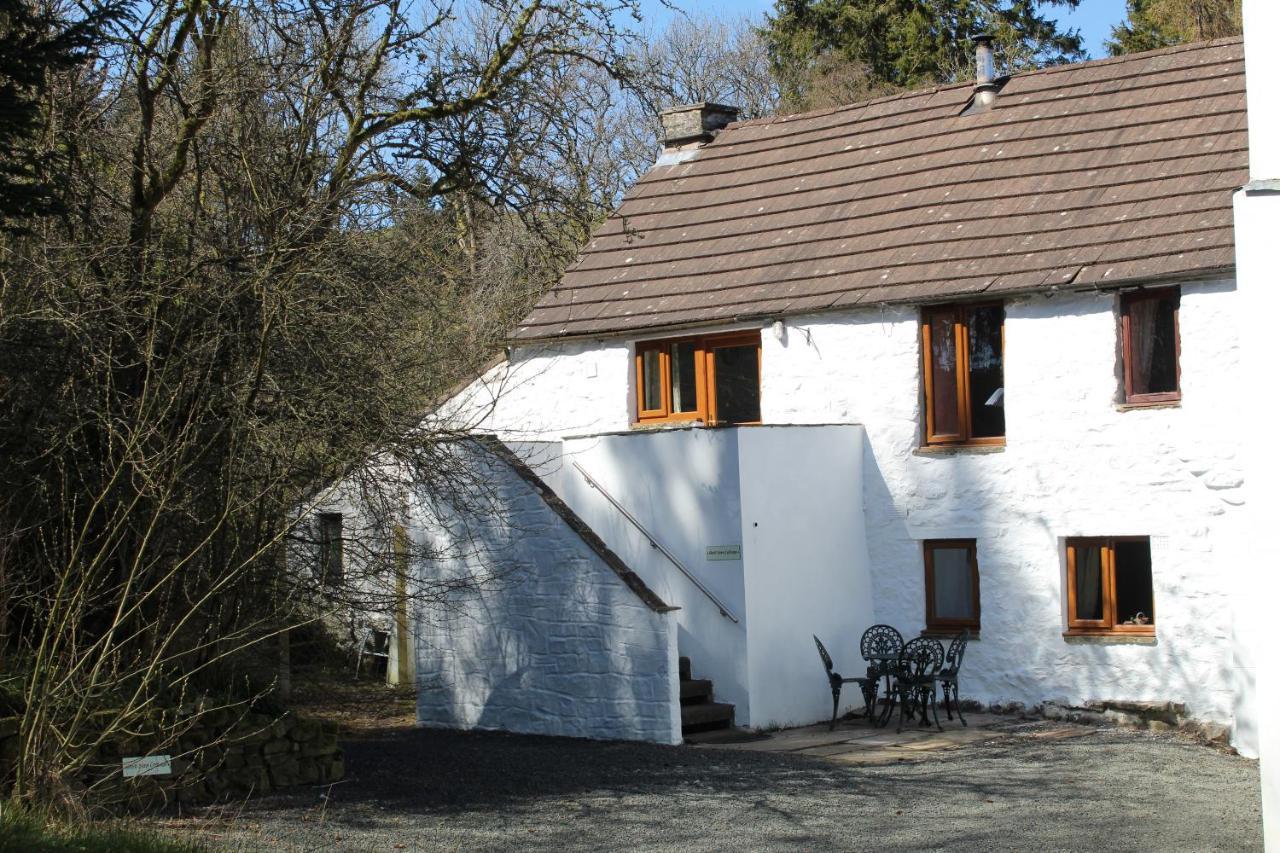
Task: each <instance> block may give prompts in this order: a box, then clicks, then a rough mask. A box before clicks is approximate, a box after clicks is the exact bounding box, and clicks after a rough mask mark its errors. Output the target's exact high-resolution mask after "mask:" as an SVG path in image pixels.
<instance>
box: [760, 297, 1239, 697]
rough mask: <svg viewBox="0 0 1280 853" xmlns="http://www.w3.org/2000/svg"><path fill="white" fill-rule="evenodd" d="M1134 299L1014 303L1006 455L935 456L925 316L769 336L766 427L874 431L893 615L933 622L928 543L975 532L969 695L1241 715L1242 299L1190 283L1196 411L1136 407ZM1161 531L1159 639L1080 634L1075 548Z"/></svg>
mask: <svg viewBox="0 0 1280 853" xmlns="http://www.w3.org/2000/svg"><path fill="white" fill-rule="evenodd" d="M1116 304H1117V297H1116V295H1115V294H1114V293H1089V294H1060V295H1057V296H1054V297H1052V298H1045V297H1035V298H1025V299H1015V300H1010V301H1008V302H1007V303H1006V323H1005V341H1006V357H1005V412H1006V420H1007V446H1006V447H1005V448H1004V449H1003V450H1000V451H998V452H994V453H982V452H976V453H975V452H964V451H961V452H953V453H942V454H937V453H927V452H922V451H920V450H919V449H918V448H919V445H920V434H921V433H920V407H921V392H920V354H919V330H918V321H917V316H918V315H917V312H916V309H914V308H909V307H901V308H885V309H873V310H867V311H860V312H856V313H850V314H843V315H826V316H814V317H809V318H796V319H794V320H788V322H787V334H786V336H785V338H784V340H783V341H777V340H776V339H775V338H774V337H773V336H771V335H767V334H766V335H765V337H764V354H763V363H764V371H765V385H764V417H765V420H766V421H767V422H805V421H814V422H830V421H837V420H851V421H858V422H861V423H863V424H864V425H865V426H866V430H867V437H868V446H867V454H868V458H867V463H866V471H865V475H864V483H865V484H866V490H867V491H866V500H865V503H866V507H867V509H866V512H867V530H868V539H867V547H868V551H869V553H870V558H871V565H872V567H873V569H872V571H873V583H874V599H875V605H876V615H877V618H878V619H880V620H881V621H884V622H888V623H890V624H892V625H895V626H897V627H898V628H899V629H900V630H902V631H903V633H904V634H908V633H914V632H916V631H919V630H921V629H923V628H924V615H925V614H924V611H925V608H924V569H923V561H922V552H921V544H920V543H921V540H923V539H940V538H975V539H976V540H977V546H978V564H979V574H980V584H981V596H982V631H981V637H980V639H978V640H977V641H976V642H973V643H971V644H970V646H969V653H968V657H967V658H966V661H965V668H966V670H967V673H966V678H965V684H964V687H965V690H966V692H967V693H968V694H969V695H971V696H973V697H974V698H977V699H980V700H981V701H984V702H1009V701H1018V702H1024V703H1026V704H1027V705H1029V706H1030V705H1034V704H1037V703H1039V702H1041V701H1044V700H1056V701H1061V702H1062V703H1064V704H1082V703H1087V702H1090V701H1101V700H1112V699H1116V700H1121V699H1123V700H1144V701H1168V700H1173V701H1177V702H1181V703H1185V705H1186V707H1187V712H1188V713H1189V714H1190V715H1192V716H1194V717H1197V718H1200V719H1208V720H1215V721H1222V722H1227V721H1230V719H1231V716H1232V695H1231V690H1232V678H1231V669H1232V667H1233V658H1232V644H1231V639H1230V637H1231V621H1232V608H1231V586H1232V577H1233V574H1234V572H1235V571H1236V569H1237V566H1238V563H1239V561H1238V560H1237V559H1236V558H1237V556H1238V553H1239V552H1238V547H1239V544H1240V538H1241V537H1240V536H1239V533H1238V525H1239V521H1240V518H1239V516H1240V512H1239V510H1238V507H1239V505H1240V504H1241V503H1242V500H1243V499H1242V497H1241V489H1240V487H1241V484H1242V474H1241V469H1240V462H1239V457H1238V452H1239V446H1240V433H1239V429H1240V426H1241V424H1240V421H1239V419H1238V418H1237V417H1236V416H1235V414H1234V412H1235V410H1236V407H1237V404H1238V403H1237V401H1238V399H1239V394H1240V388H1239V386H1238V384H1237V382H1236V381H1235V377H1236V375H1237V373H1238V352H1237V345H1236V341H1237V332H1236V320H1235V316H1234V314H1233V310H1234V309H1233V287H1232V284H1231V283H1230V282H1209V283H1199V284H1187V285H1184V286H1183V288H1182V307H1181V312H1180V325H1181V343H1182V358H1181V366H1182V389H1183V400H1182V403H1181V405H1179V406H1177V407H1170V408H1160V409H1142V410H1137V409H1131V410H1124V409H1123V408H1121V407H1119V406H1118V405H1117V400H1118V389H1119V379H1118V366H1119V362H1118V354H1117V321H1116ZM1108 535H1147V536H1150V537H1151V542H1152V559H1153V564H1154V567H1153V568H1154V585H1155V589H1154V595H1155V609H1156V614H1157V616H1156V638H1155V641H1154V643H1151V642H1149V641H1148V643H1147V644H1133V643H1125V642H1122V641H1118V640H1112V639H1105V638H1089V639H1083V638H1072V639H1070V640H1068V639H1067V638H1064V636H1063V632H1064V630H1065V628H1066V605H1065V571H1066V570H1065V557H1064V551H1065V544H1064V541H1065V539H1066V538H1067V537H1072V536H1108Z"/></svg>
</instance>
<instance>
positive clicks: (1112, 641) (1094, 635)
mask: <svg viewBox="0 0 1280 853" xmlns="http://www.w3.org/2000/svg"><path fill="white" fill-rule="evenodd" d="M1062 638H1063V639H1064V640H1066V641H1067V643H1069V644H1071V645H1077V646H1154V645H1156V634H1155V631H1152V632H1151V633H1138V632H1136V631H1124V632H1121V631H1114V632H1113V631H1064V632H1063V633H1062Z"/></svg>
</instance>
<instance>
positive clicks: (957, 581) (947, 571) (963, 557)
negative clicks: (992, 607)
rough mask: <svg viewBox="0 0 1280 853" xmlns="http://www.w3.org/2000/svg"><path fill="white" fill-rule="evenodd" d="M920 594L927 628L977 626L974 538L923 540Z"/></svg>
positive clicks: (976, 570) (976, 556) (977, 609)
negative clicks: (922, 586)
mask: <svg viewBox="0 0 1280 853" xmlns="http://www.w3.org/2000/svg"><path fill="white" fill-rule="evenodd" d="M924 595H925V626H926V628H928V630H930V631H958V630H959V629H961V628H971V629H973V630H975V631H976V630H977V629H978V627H979V618H978V617H979V613H980V606H979V596H978V546H977V543H976V542H975V541H974V540H972V539H928V540H925V543H924Z"/></svg>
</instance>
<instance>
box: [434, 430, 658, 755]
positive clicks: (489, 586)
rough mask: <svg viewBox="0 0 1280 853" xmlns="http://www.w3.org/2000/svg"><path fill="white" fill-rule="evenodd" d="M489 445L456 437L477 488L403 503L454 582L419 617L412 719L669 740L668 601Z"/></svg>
mask: <svg viewBox="0 0 1280 853" xmlns="http://www.w3.org/2000/svg"><path fill="white" fill-rule="evenodd" d="M486 447H488V449H486ZM486 447H481V446H480V445H477V444H472V443H469V442H468V443H459V444H458V445H457V450H458V452H459V453H462V454H467V455H468V456H469V458H470V460H471V461H470V464H472V465H474V466H476V470H477V474H478V475H479V476H478V477H477V478H476V481H477V482H481V483H484V484H485V487H484V494H483V495H474V496H470V498H469V499H468V498H463V499H461V500H459V501H458V502H457V504H464V505H465V507H464V508H461V509H459V508H457V504H454V509H452V510H450V508H449V507H448V506H446V505H444V504H443V503H442V502H441V501H439V500H437V501H436V502H435V503H434V505H433V507H432V508H431V510H430V511H429V512H428V511H427V510H426V508H425V507H420V508H419V511H418V512H416V513H415V514H414V526H413V530H412V533H413V535H415V536H419V537H425V538H426V539H427V542H426V544H428V545H429V546H431V548H432V550H433V551H434V553H437V554H439V555H440V557H439V558H438V559H436V560H434V561H432V562H431V563H430V564H428V565H424V566H421V567H420V570H421V572H422V579H423V581H424V582H425V583H426V584H428V585H434V584H444V585H446V586H452V587H453V589H454V592H453V593H452V594H450V595H449V596H448V599H447V600H446V601H444V602H442V606H440V607H434V608H431V609H430V610H429V611H425V612H423V613H420V614H419V615H418V617H417V619H418V631H417V636H418V648H417V664H416V669H417V678H418V686H419V692H418V720H419V722H420V723H422V724H423V725H427V726H438V727H446V728H462V729H494V730H503V731H511V732H522V733H527V734H548V735H567V736H572V737H591V738H611V739H627V740H650V741H657V742H659V743H678V742H679V740H680V708H679V682H678V676H679V672H678V664H677V655H676V643H675V633H676V628H675V622H674V620H673V618H672V617H671V616H670V615H669V613H668V612H667V611H668V610H669V608H667V607H666V606H665V605H664V604H663V603H662V602H661V601H660V600H659V599H658V598H657V597H656V596H655V595H653V593H652V592H650V591H649V590H648V589H647V588H645V587H644V585H643V583H641V582H640V580H639V578H638V577H636V576H635V575H634V573H632V572H630V570H629V569H628V568H627V567H626V566H625V565H624V564H622V562H621V560H619V559H618V558H617V556H616V555H615V554H613V553H612V552H611V551H609V550H608V549H607V548H606V547H605V546H604V543H603V542H601V541H600V540H599V539H598V538H597V537H595V535H594V534H593V533H591V531H590V530H588V529H587V527H586V525H585V524H583V523H582V522H581V520H580V519H578V518H577V517H576V516H575V515H574V514H573V512H572V511H571V510H569V509H568V507H567V506H566V505H564V504H563V503H562V502H561V501H560V500H559V499H558V498H557V497H556V496H555V495H554V493H552V492H551V490H550V489H549V488H548V487H546V486H545V484H543V483H542V482H541V481H540V480H539V479H538V478H537V477H536V476H535V475H534V474H533V473H532V472H531V471H530V470H529V469H527V468H525V467H523V466H522V465H520V463H519V462H518V460H516V459H515V457H514V455H511V454H510V453H509V451H506V452H505V455H495V453H498V454H503V453H504V451H502V450H501V449H500V448H496V447H493V446H491V445H489V446H486ZM455 498H456V496H455ZM481 506H483V507H487V510H486V511H479V510H478V509H477V508H478V507H481ZM477 581H480V582H479V583H477Z"/></svg>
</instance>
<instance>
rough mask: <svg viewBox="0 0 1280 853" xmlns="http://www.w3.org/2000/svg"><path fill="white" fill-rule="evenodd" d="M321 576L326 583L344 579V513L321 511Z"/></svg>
mask: <svg viewBox="0 0 1280 853" xmlns="http://www.w3.org/2000/svg"><path fill="white" fill-rule="evenodd" d="M319 523H320V536H319V539H320V577H321V579H322V580H323V581H324V582H325V583H337V582H339V581H341V580H342V513H338V512H326V513H321V514H320V517H319Z"/></svg>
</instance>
